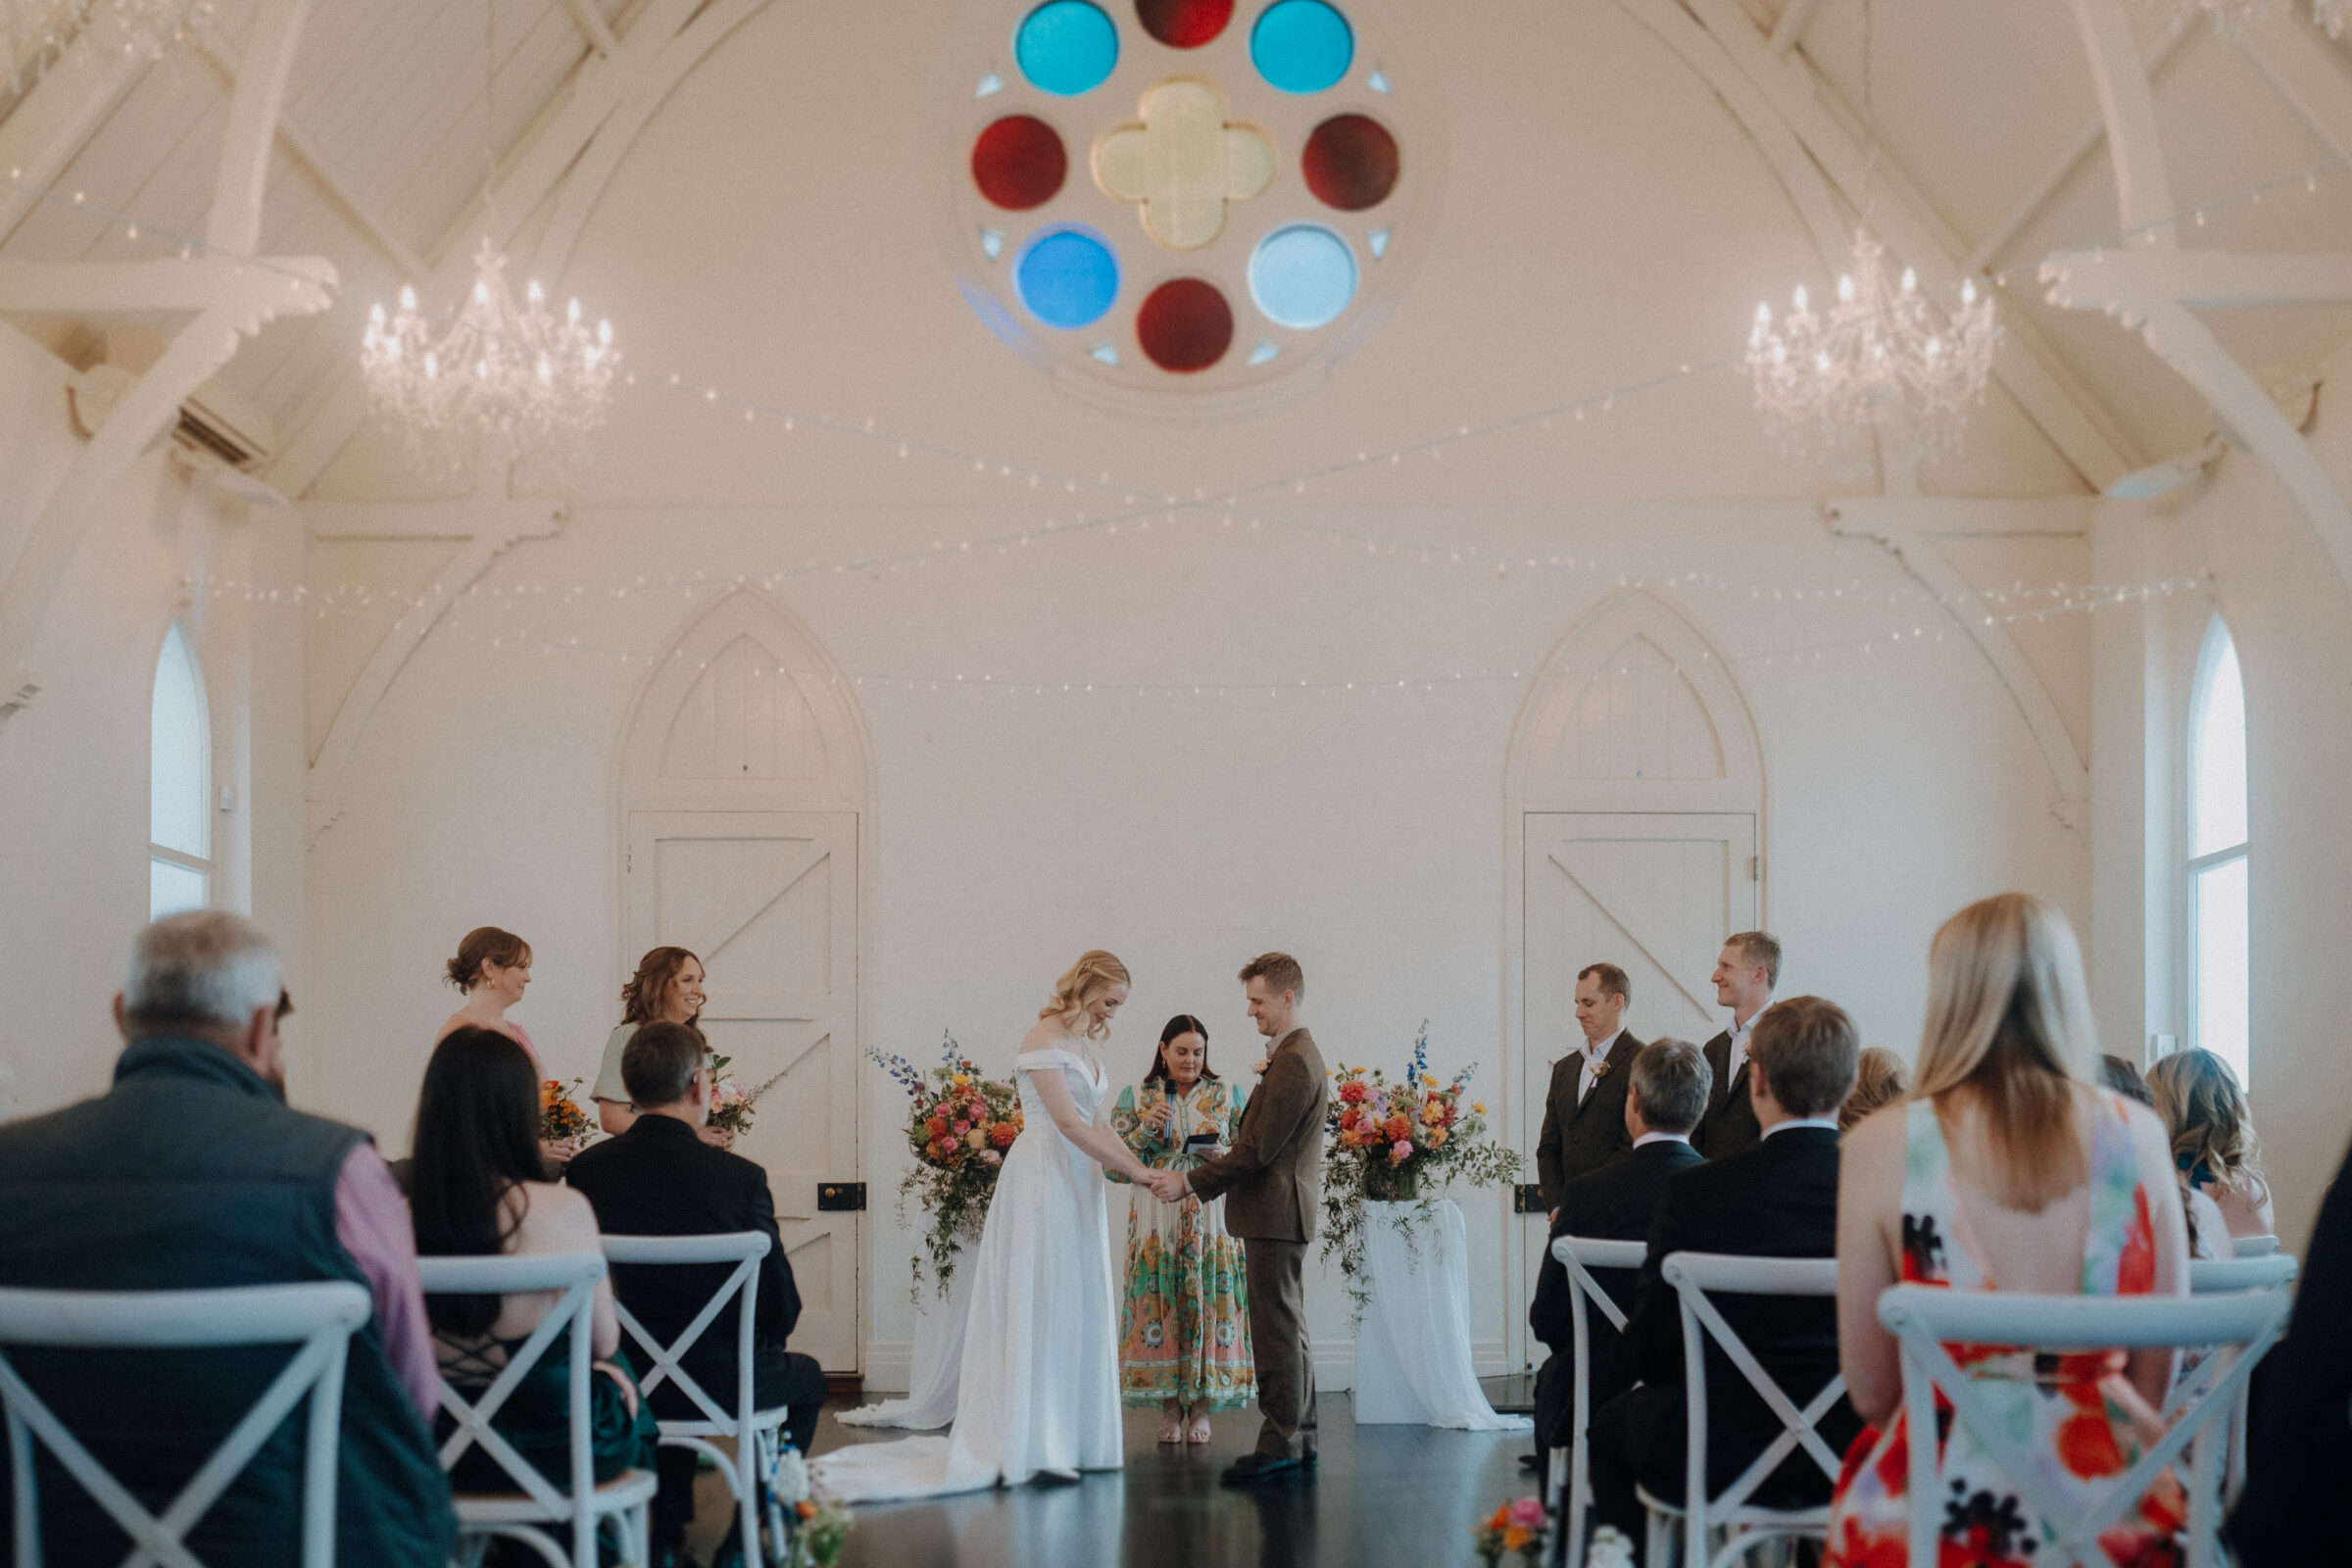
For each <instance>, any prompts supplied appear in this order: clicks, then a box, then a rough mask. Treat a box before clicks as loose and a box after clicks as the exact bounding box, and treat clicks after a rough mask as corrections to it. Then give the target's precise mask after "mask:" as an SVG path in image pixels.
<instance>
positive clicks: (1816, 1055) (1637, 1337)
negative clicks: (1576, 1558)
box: [1592, 997, 1861, 1568]
mask: <svg viewBox="0 0 2352 1568" xmlns="http://www.w3.org/2000/svg"><path fill="white" fill-rule="evenodd" d="M1856 1045H1857V1042H1856V1040H1855V1038H1854V1026H1853V1022H1852V1020H1850V1019H1849V1018H1847V1017H1846V1015H1845V1011H1844V1009H1843V1008H1841V1007H1839V1006H1838V1005H1837V1004H1836V1003H1834V1002H1829V1001H1825V1000H1824V999H1822V998H1820V997H1792V998H1790V999H1789V1001H1787V1002H1783V1003H1778V1004H1776V1005H1774V1006H1773V1007H1772V1009H1771V1010H1770V1011H1769V1012H1766V1013H1765V1014H1764V1015H1763V1017H1762V1018H1760V1019H1758V1020H1757V1023H1756V1031H1755V1039H1754V1043H1753V1049H1752V1054H1751V1055H1750V1056H1749V1059H1748V1063H1747V1071H1748V1077H1749V1081H1750V1093H1751V1095H1752V1097H1753V1103H1754V1105H1755V1111H1756V1119H1757V1122H1758V1124H1759V1128H1760V1132H1761V1135H1762V1138H1761V1142H1759V1143H1758V1144H1757V1146H1756V1147H1755V1148H1753V1149H1751V1150H1749V1151H1747V1152H1745V1153H1741V1154H1733V1155H1729V1156H1726V1157H1720V1158H1719V1157H1717V1156H1715V1155H1709V1156H1708V1157H1707V1159H1706V1160H1705V1162H1704V1163H1702V1164H1697V1165H1692V1166H1691V1167H1690V1168H1688V1169H1686V1170H1683V1171H1679V1172H1677V1173H1676V1174H1675V1175H1674V1176H1673V1177H1672V1178H1670V1179H1669V1180H1668V1181H1667V1183H1666V1193H1665V1196H1664V1197H1663V1198H1662V1199H1661V1200H1659V1202H1658V1212H1657V1218H1656V1219H1655V1220H1654V1221H1653V1222H1652V1223H1651V1225H1650V1231H1649V1250H1648V1255H1647V1256H1646V1257H1644V1258H1643V1259H1642V1278H1641V1283H1640V1284H1639V1285H1638V1286H1637V1287H1636V1289H1635V1293H1634V1307H1633V1312H1632V1317H1631V1321H1629V1322H1628V1323H1627V1324H1626V1326H1625V1337H1624V1341H1623V1343H1622V1344H1621V1346H1620V1347H1619V1349H1620V1352H1621V1354H1622V1356H1623V1358H1624V1373H1623V1375H1624V1376H1625V1378H1626V1379H1627V1380H1628V1381H1630V1380H1632V1379H1634V1378H1639V1379H1641V1386H1640V1387H1638V1388H1629V1389H1627V1390H1626V1391H1625V1392H1624V1393H1622V1394H1619V1395H1616V1396H1615V1397H1612V1398H1611V1399H1609V1401H1608V1402H1607V1403H1605V1404H1603V1405H1600V1406H1599V1407H1597V1408H1596V1409H1594V1411H1593V1428H1592V1445H1593V1446H1592V1454H1593V1506H1594V1510H1595V1512H1596V1513H1597V1514H1598V1516H1599V1518H1600V1519H1601V1520H1602V1521H1604V1522H1606V1523H1609V1524H1613V1525H1615V1526H1617V1527H1618V1528H1619V1529H1620V1530H1623V1531H1624V1532H1625V1533H1626V1535H1627V1536H1628V1537H1629V1538H1631V1539H1633V1540H1635V1541H1640V1540H1641V1539H1642V1506H1641V1504H1640V1502H1639V1501H1637V1500H1636V1496H1635V1492H1634V1488H1635V1485H1636V1483H1637V1482H1638V1483H1640V1484H1641V1485H1642V1486H1643V1487H1645V1488H1647V1489H1648V1490H1649V1492H1650V1494H1651V1495H1653V1496H1656V1497H1659V1498H1661V1499H1663V1500H1665V1501H1668V1502H1680V1501H1681V1500H1682V1496H1683V1457H1684V1442H1683V1440H1684V1436H1685V1431H1686V1428H1685V1409H1684V1394H1683V1329H1682V1309H1681V1299H1680V1298H1679V1296H1678V1295H1677V1293H1676V1291H1675V1289H1674V1287H1673V1286H1671V1285H1669V1284H1667V1283H1666V1281H1665V1278H1664V1276H1663V1274H1662V1273H1661V1272H1660V1270H1661V1267H1662V1265H1663V1264H1664V1262H1665V1260H1666V1257H1667V1255H1668V1254H1669V1253H1673V1252H1684V1251H1688V1252H1736V1253H1743V1254H1745V1255H1748V1256H1751V1257H1835V1256H1836V1255H1837V1252H1838V1106H1840V1105H1842V1104H1844V1103H1845V1097H1846V1096H1847V1095H1848V1094H1850V1093H1852V1091H1853V1087H1854V1058H1855V1056H1856V1054H1857V1052H1856ZM1715 1304H1716V1306H1717V1308H1718V1309H1719V1310H1720V1311H1721V1312H1722V1314H1723V1317H1724V1321H1725V1322H1727V1323H1728V1324H1730V1325H1731V1328H1732V1331H1733V1332H1734V1333H1735V1334H1737V1335H1738V1336H1739V1337H1740V1341H1741V1342H1742V1343H1743V1344H1745V1345H1746V1346H1747V1348H1748V1349H1749V1350H1750V1351H1752V1352H1753V1353H1754V1355H1755V1358H1756V1360H1757V1362H1758V1364H1760V1365H1761V1366H1762V1367H1763V1369H1764V1371H1765V1373H1766V1375H1767V1376H1769V1377H1770V1378H1771V1379H1772V1380H1773V1381H1774V1382H1775V1383H1777V1384H1779V1385H1780V1387H1781V1388H1782V1390H1783V1391H1784V1392H1785V1393H1787V1394H1788V1396H1789V1398H1791V1399H1793V1400H1795V1401H1796V1403H1797V1406H1798V1408H1800V1409H1801V1408H1803V1407H1804V1405H1805V1404H1806V1403H1808V1402H1809V1401H1810V1400H1811V1399H1812V1397H1814V1396H1815V1395H1816V1394H1818V1393H1820V1392H1821V1389H1822V1385H1824V1384H1826V1383H1828V1382H1829V1381H1830V1379H1832V1378H1834V1377H1836V1376H1837V1375H1838V1303H1837V1302H1836V1301H1835V1300H1834V1299H1831V1298H1829V1297H1826V1296H1824V1297H1818V1298H1817V1297H1787V1296H1729V1295H1727V1296H1721V1297H1717V1298H1716V1299H1715ZM1706 1375H1707V1455H1706V1477H1707V1489H1708V1491H1709V1493H1710V1494H1712V1493H1716V1492H1720V1491H1721V1490H1722V1489H1723V1488H1725V1487H1727V1486H1729V1485H1731V1483H1732V1482H1733V1481H1735V1480H1737V1479H1738V1478H1739V1477H1740V1473H1741V1472H1742V1471H1744V1470H1745V1469H1746V1468H1747V1466H1748V1465H1750V1464H1751V1463H1753V1462H1754V1461H1755V1458H1756V1456H1757V1455H1758V1454H1760V1453H1762V1452H1763V1451H1764V1449H1765V1448H1766V1447H1767V1446H1769V1445H1770V1444H1771V1442H1772V1440H1773V1439H1774V1438H1776V1437H1778V1436H1779V1435H1780V1433H1781V1432H1782V1430H1783V1428H1782V1426H1781V1421H1780V1417H1779V1416H1777V1415H1775V1414H1774V1413H1773V1411H1772V1407H1771V1406H1770V1405H1767V1404H1766V1403H1765V1402H1764V1400H1763V1397H1761V1396H1759V1395H1758V1394H1757V1393H1756V1392H1755V1390H1754V1389H1752V1388H1750V1387H1749V1386H1748V1382H1747V1379H1746V1378H1745V1377H1744V1376H1742V1375H1741V1374H1740V1370H1739V1369H1738V1368H1737V1367H1735V1366H1733V1365H1732V1362H1731V1358H1730V1357H1729V1356H1727V1355H1725V1354H1724V1353H1723V1351H1722V1350H1721V1348H1718V1347H1717V1346H1716V1345H1715V1344H1714V1343H1713V1341H1712V1340H1710V1341H1709V1342H1708V1344H1707V1349H1706ZM1818 1430H1819V1431H1820V1433H1821V1436H1822V1440H1823V1441H1824V1442H1826V1443H1827V1444H1828V1445H1829V1446H1830V1447H1831V1449H1832V1451H1834V1452H1838V1453H1842V1452H1844V1451H1845V1449H1846V1446H1848V1445H1849V1444H1851V1443H1852V1442H1853V1440H1854V1437H1855V1435H1856V1434H1857V1433H1858V1432H1860V1431H1861V1422H1860V1421H1859V1420H1857V1419H1856V1417H1855V1415H1854V1412H1853V1407H1852V1406H1851V1405H1849V1404H1848V1403H1846V1401H1845V1400H1844V1399H1842V1398H1840V1399H1839V1400H1838V1402H1837V1404H1836V1405H1835V1406H1833V1407H1832V1408H1831V1409H1830V1411H1829V1413H1828V1414H1826V1415H1825V1416H1823V1418H1822V1420H1821V1424H1820V1427H1819V1428H1818ZM1753 1500H1754V1501H1755V1502H1756V1503H1758V1504H1760V1505H1761V1506H1764V1507H1767V1508H1790V1507H1818V1506H1820V1505H1821V1504H1823V1503H1826V1502H1828V1501H1829V1500H1830V1478H1829V1477H1827V1476H1825V1475H1823V1474H1822V1473H1821V1469H1820V1467H1819V1466H1818V1465H1816V1464H1815V1463H1814V1462H1813V1460H1812V1459H1811V1458H1810V1457H1808V1456H1807V1455H1805V1454H1803V1453H1801V1452H1799V1453H1792V1454H1790V1455H1789V1458H1788V1459H1786V1460H1785V1461H1783V1462H1782V1464H1781V1465H1780V1467H1779V1468H1778V1469H1776V1470H1774V1471H1773V1473H1772V1475H1771V1476H1769V1477H1768V1478H1766V1480H1765V1482H1764V1484H1763V1485H1762V1487H1760V1488H1759V1489H1758V1490H1757V1492H1756V1494H1755V1496H1754V1498H1753ZM1652 1568H1654V1565H1652Z"/></svg>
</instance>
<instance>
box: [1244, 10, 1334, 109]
mask: <svg viewBox="0 0 2352 1568" xmlns="http://www.w3.org/2000/svg"><path fill="white" fill-rule="evenodd" d="M1250 61H1251V62H1252V63H1253V64H1255V65H1256V67H1257V73H1258V74H1259V75H1261V76H1263V77H1265V78H1266V80H1268V81H1269V82H1271V83H1273V84H1274V85H1275V86H1277V87H1279V88H1281V89H1282V90H1283V91H1284V92H1300V93H1304V92H1321V91H1323V90H1324V89H1325V88H1326V87H1331V86H1335V85H1337V84H1338V82H1339V80H1340V78H1341V77H1343V76H1345V75H1347V74H1348V66H1350V65H1352V64H1353V63H1354V61H1355V29H1353V28H1352V27H1350V26H1348V19H1347V18H1346V17H1343V16H1341V15H1340V14H1339V12H1338V11H1336V10H1334V9H1333V8H1332V7H1330V6H1328V5H1326V4H1324V0H1275V4H1273V5H1270V6H1268V7H1266V10H1265V14H1264V15H1262V16H1260V17H1259V18H1258V19H1257V25H1256V26H1254V27H1252V28H1250Z"/></svg>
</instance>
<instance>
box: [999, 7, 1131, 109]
mask: <svg viewBox="0 0 2352 1568" xmlns="http://www.w3.org/2000/svg"><path fill="white" fill-rule="evenodd" d="M1012 57H1013V59H1015V60H1016V61H1018V62H1020V67H1021V74H1022V75H1024V76H1027V77H1028V78H1029V80H1030V81H1031V83H1033V84H1034V85H1035V86H1036V87H1037V88H1038V90H1039V91H1041V92H1050V93H1054V94H1056V95H1058V96H1060V97H1063V98H1075V97H1077V96H1078V95H1079V94H1080V93H1082V92H1092V91H1094V90H1095V89H1096V88H1097V87H1100V86H1102V85H1103V82H1104V81H1105V80H1106V79H1108V77H1109V75H1110V71H1111V68H1112V67H1113V66H1115V65H1117V64H1118V63H1119V29H1118V28H1117V27H1116V26H1115V25H1112V23H1111V20H1110V18H1108V17H1107V16H1104V15H1103V12H1102V10H1101V9H1100V8H1099V7H1096V6H1091V5H1088V4H1087V3H1086V0H1047V3H1046V4H1044V5H1042V6H1039V7H1038V8H1037V9H1036V10H1035V11H1032V12H1030V13H1029V15H1027V16H1026V17H1023V18H1022V19H1021V25H1020V29H1019V30H1018V31H1016V32H1015V33H1014V34H1013V36H1012Z"/></svg>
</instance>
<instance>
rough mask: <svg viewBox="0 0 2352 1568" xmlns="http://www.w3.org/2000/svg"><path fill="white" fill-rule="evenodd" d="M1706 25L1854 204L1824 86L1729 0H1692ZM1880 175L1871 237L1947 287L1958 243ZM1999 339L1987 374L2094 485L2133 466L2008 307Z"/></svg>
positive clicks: (1855, 188)
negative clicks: (1782, 55)
mask: <svg viewBox="0 0 2352 1568" xmlns="http://www.w3.org/2000/svg"><path fill="white" fill-rule="evenodd" d="M1692 5H1693V9H1694V11H1695V14H1696V15H1697V17H1698V19H1699V21H1700V23H1701V24H1702V25H1704V26H1705V27H1706V29H1707V31H1708V33H1709V34H1710V35H1712V36H1713V37H1714V38H1716V39H1717V40H1718V41H1720V42H1721V43H1722V45H1723V47H1724V49H1725V51H1726V52H1727V53H1728V54H1729V55H1730V56H1731V57H1732V59H1733V60H1734V61H1736V62H1737V63H1738V64H1739V66H1740V70H1741V71H1742V72H1744V73H1746V74H1747V76H1748V77H1749V79H1751V80H1752V81H1754V82H1755V84H1756V86H1757V88H1758V89H1759V90H1760V91H1761V92H1762V93H1763V94H1764V96H1765V98H1766V99H1767V100H1768V101H1769V102H1770V104H1771V105H1772V108H1773V110H1774V112H1775V113H1776V114H1777V115H1778V116H1779V117H1780V119H1781V120H1782V121H1783V122H1785V123H1787V125H1788V127H1789V130H1790V131H1791V132H1792V133H1793V134H1794V135H1795V137H1796V139H1797V140H1798V142H1800V143H1801V144H1802V145H1803V147H1804V150H1805V151H1806V153H1807V154H1808V155H1810V157H1811V158H1812V160H1813V162H1814V163H1816V164H1818V165H1819V166H1820V167H1821V170H1822V172H1824V173H1826V174H1827V175H1828V176H1829V178H1830V179H1831V180H1832V181H1833V182H1835V183H1836V185H1837V186H1838V189H1839V190H1840V191H1842V192H1843V193H1844V195H1845V198H1846V200H1847V201H1848V202H1849V203H1850V204H1852V205H1853V206H1854V207H1855V208H1857V209H1858V208H1859V207H1860V206H1861V204H1862V191H1863V184H1864V180H1865V174H1866V170H1867V167H1868V156H1867V152H1866V149H1865V148H1864V147H1863V145H1862V143H1861V141H1860V140H1859V139H1858V138H1857V137H1855V136H1854V135H1853V133H1852V132H1851V131H1849V130H1848V129H1847V128H1846V126H1845V125H1844V124H1843V123H1841V122H1840V121H1839V120H1838V118H1837V117H1836V116H1835V115H1833V114H1832V113H1831V112H1830V110H1829V108H1828V106H1827V104H1826V102H1825V95H1826V84H1825V83H1823V82H1822V81H1821V79H1820V77H1819V76H1818V74H1817V73H1815V72H1814V70H1813V68H1812V66H1811V65H1810V64H1809V63H1808V62H1807V61H1805V59H1804V58H1803V57H1802V56H1801V55H1792V56H1790V57H1789V58H1787V59H1776V58H1775V57H1774V56H1773V54H1772V51H1771V48H1770V46H1769V44H1768V42H1767V40H1766V39H1765V38H1764V37H1763V36H1762V34H1760V33H1759V32H1758V31H1757V30H1756V28H1755V26H1754V25H1753V24H1751V23H1750V22H1749V21H1748V20H1747V18H1746V16H1745V15H1744V14H1743V13H1741V12H1740V10H1739V8H1738V7H1737V6H1735V5H1733V4H1732V3H1731V0H1692ZM1880 162H1881V167H1882V170H1884V171H1887V172H1886V173H1883V174H1882V180H1883V182H1884V183H1885V184H1887V186H1889V187H1890V189H1889V190H1888V193H1887V195H1886V196H1884V197H1882V198H1881V199H1880V200H1879V201H1878V203H1877V205H1876V208H1875V210H1874V211H1873V213H1872V215H1871V216H1872V221H1873V225H1874V227H1875V228H1876V229H1877V230H1878V233H1879V236H1880V237H1881V238H1882V239H1884V240H1885V241H1886V242H1887V246H1888V247H1889V249H1891V250H1892V251H1893V252H1894V253H1895V254H1896V255H1897V256H1898V257H1900V258H1901V259H1902V260H1903V261H1904V262H1906V263H1908V264H1910V265H1911V266H1912V267H1914V268H1916V269H1918V271H1919V278H1920V283H1921V286H1922V287H1924V288H1925V289H1927V290H1928V292H1929V293H1931V294H1957V293H1958V291H1959V288H1960V283H1961V278H1962V273H1961V270H1960V266H1959V260H1958V247H1957V246H1956V245H1954V244H1952V243H1951V241H1950V240H1949V238H1948V236H1947V231H1946V230H1945V229H1944V226H1943V224H1942V223H1941V222H1940V221H1938V220H1937V219H1936V218H1935V217H1934V216H1933V215H1932V214H1930V213H1928V212H1926V211H1925V209H1924V206H1923V205H1922V204H1919V203H1918V202H1917V200H1916V198H1914V197H1912V196H1910V195H1909V194H1908V189H1907V185H1906V183H1905V182H1904V181H1902V179H1901V176H1900V172H1899V171H1895V170H1892V169H1891V166H1888V165H1887V163H1886V161H1885V159H1884V158H1882V159H1881V161H1880ZM2002 338H2003V342H2002V345H2001V347H2000V349H1999V350H1998V351H1997V352H1996V354H1995V356H1994V360H1993V374H1994V376H1995V377H1996V378H1997V379H1998V380H1999V381H2000V383H2001V385H2002V386H2004V387H2005V388H2007V389H2008V391H2009V394H2010V396H2012V397H2014V398H2015V399H2016V400H2017V402H2018V404H2019V406H2020V407H2021V408H2023V409H2024V410H2025V413H2026V417H2028V418H2030V419H2032V420H2033V421H2034V424H2035V425H2036V426H2037V427H2038V428H2039V429H2040V430H2041V432H2042V434H2043V435H2044V436H2046V437H2047V438H2048V439H2049V441H2050V443H2051V445H2053V446H2054V447H2056V448H2057V449H2058V452H2059V454H2060V455H2061V456H2063V457H2064V458H2065V459H2066V461H2067V462H2068V463H2069V464H2071V465H2072V466H2074V468H2075V470H2076V472H2078V473H2079V474H2081V475H2082V478H2083V479H2084V481H2085V482H2086V483H2087V484H2088V485H2089V486H2090V488H2092V489H2094V490H2104V489H2105V488H2106V487H2107V486H2108V485H2109V484H2111V483H2113V482H2114V481H2115V480H2116V479H2117V478H2119V477H2121V476H2122V475H2124V474H2126V473H2129V472H2131V470H2132V469H2133V468H2135V467H2137V466H2139V461H2138V456H2137V454H2136V452H2135V451H2134V449H2133V447H2132V445H2131V441H2130V439H2129V438H2128V437H2126V436H2125V435H2124V433H2123V431H2122V430H2121V428H2120V427H2118V426H2117V425H2116V423H2115V421H2114V420H2113V419H2112V418H2111V417H2109V416H2108V415H2107V413H2106V411H2105V410H2104V409H2102V408H2100V407H2099V405H2098V401H2097V399H2096V398H2094V397H2093V396H2092V395H2091V393H2090V392H2089V390H2088V389H2087V388H2086V387H2084V386H2083V385H2082V383H2081V382H2080V381H2079V380H2078V379H2076V378H2075V377H2074V376H2073V375H2072V374H2071V373H2069V372H2068V371H2067V370H2066V369H2065V368H2064V367H2063V364H2062V362H2060V361H2059V359H2058V357H2057V356H2056V355H2055V354H2054V353H2052V352H2051V351H2050V349H2049V348H2048V347H2047V346H2046V345H2044V344H2043V343H2042V341H2041V340H2040V337H2039V335H2038V334H2036V333H2035V332H2034V330H2033V328H2032V327H2031V326H2030V325H2029V324H2028V323H2027V322H2026V321H2025V320H2024V319H2021V318H2020V317H2019V316H2018V314H2017V313H2016V312H2014V311H2012V312H2010V313H2008V314H2007V316H2006V318H2005V319H2004V320H2003V322H2002Z"/></svg>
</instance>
